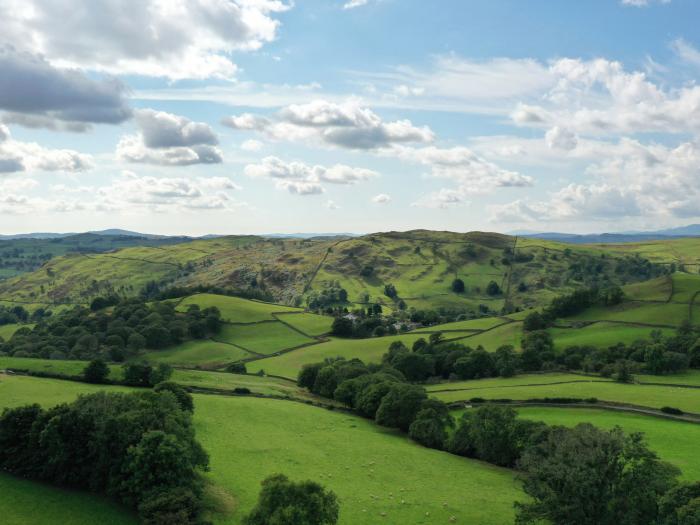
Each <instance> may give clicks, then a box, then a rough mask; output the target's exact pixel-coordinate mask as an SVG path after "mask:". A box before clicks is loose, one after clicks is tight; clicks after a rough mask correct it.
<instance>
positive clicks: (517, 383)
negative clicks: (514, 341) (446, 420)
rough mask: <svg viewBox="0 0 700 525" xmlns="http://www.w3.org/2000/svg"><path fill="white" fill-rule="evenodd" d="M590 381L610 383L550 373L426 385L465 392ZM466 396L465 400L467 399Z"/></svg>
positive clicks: (438, 390) (602, 379)
mask: <svg viewBox="0 0 700 525" xmlns="http://www.w3.org/2000/svg"><path fill="white" fill-rule="evenodd" d="M591 381H605V382H611V381H612V380H611V379H605V378H602V377H600V378H599V377H589V376H584V375H579V374H568V373H565V372H551V373H543V374H522V375H517V376H513V377H490V378H487V379H471V380H466V381H449V382H445V383H435V384H432V385H426V387H425V389H426V390H427V391H428V392H442V391H449V390H459V391H463V392H467V391H469V390H485V389H490V388H492V389H496V390H499V389H504V388H509V387H522V386H532V385H556V384H561V383H578V382H586V383H590V382H591ZM469 397H472V396H468V397H467V398H466V399H468V398H469Z"/></svg>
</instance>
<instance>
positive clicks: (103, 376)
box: [83, 359, 109, 384]
mask: <svg viewBox="0 0 700 525" xmlns="http://www.w3.org/2000/svg"><path fill="white" fill-rule="evenodd" d="M107 376H109V367H108V366H107V363H105V362H104V361H102V359H95V360H93V361H90V363H89V364H88V365H87V366H86V367H85V369H84V370H83V379H85V381H87V382H88V383H96V384H99V383H104V382H105V381H106V380H107Z"/></svg>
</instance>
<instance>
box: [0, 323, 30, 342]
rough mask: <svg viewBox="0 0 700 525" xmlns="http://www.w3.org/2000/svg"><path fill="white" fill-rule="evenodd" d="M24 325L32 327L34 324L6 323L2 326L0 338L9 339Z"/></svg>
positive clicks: (0, 327)
mask: <svg viewBox="0 0 700 525" xmlns="http://www.w3.org/2000/svg"><path fill="white" fill-rule="evenodd" d="M23 326H26V327H28V328H29V329H31V328H32V327H33V326H34V325H31V324H4V325H2V326H0V339H3V340H5V341H9V340H10V339H11V338H12V336H13V335H14V334H15V332H16V331H17V330H19V329H20V328H22V327H23Z"/></svg>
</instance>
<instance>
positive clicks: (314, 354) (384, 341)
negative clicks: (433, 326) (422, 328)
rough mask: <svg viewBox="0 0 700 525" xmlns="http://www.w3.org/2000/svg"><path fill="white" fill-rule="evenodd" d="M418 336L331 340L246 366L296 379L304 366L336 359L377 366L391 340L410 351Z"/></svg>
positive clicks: (253, 369) (249, 369)
mask: <svg viewBox="0 0 700 525" xmlns="http://www.w3.org/2000/svg"><path fill="white" fill-rule="evenodd" d="M421 337H424V335H420V334H405V335H397V336H388V337H373V338H371V339H337V338H330V339H329V340H328V341H327V342H324V343H319V344H315V345H312V346H307V347H305V348H300V349H297V350H293V351H291V352H287V353H285V354H282V355H280V356H275V357H269V358H266V359H259V360H257V361H251V362H250V363H248V364H247V366H248V371H250V372H257V371H259V370H264V371H265V372H266V373H267V374H272V375H277V376H282V377H288V378H292V379H296V377H297V374H298V373H299V370H301V367H302V366H303V365H305V364H308V363H318V362H320V361H323V360H324V359H327V358H333V357H339V356H340V357H345V358H346V359H352V358H354V357H357V358H359V359H362V360H363V361H364V362H365V363H379V362H380V361H381V359H382V355H383V354H385V353H386V352H387V350H388V349H389V345H390V344H391V343H392V342H393V341H403V342H404V343H405V344H406V345H407V346H408V347H409V348H410V347H411V345H412V344H413V342H414V341H416V340H417V339H420V338H421Z"/></svg>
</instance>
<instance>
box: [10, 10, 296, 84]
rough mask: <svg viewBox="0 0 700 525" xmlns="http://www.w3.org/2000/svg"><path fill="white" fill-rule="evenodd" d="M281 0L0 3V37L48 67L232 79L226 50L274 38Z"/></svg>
mask: <svg viewBox="0 0 700 525" xmlns="http://www.w3.org/2000/svg"><path fill="white" fill-rule="evenodd" d="M289 8H290V5H289V4H286V3H284V2H282V1H280V0H237V1H236V2H232V1H229V0H139V1H129V2H123V1H115V0H76V1H74V2H72V3H71V6H70V16H66V11H65V9H66V6H65V5H64V4H63V3H61V2H55V1H53V0H22V1H21V2H20V1H19V0H0V12H2V13H3V16H2V18H0V35H3V36H4V39H5V40H6V41H7V42H15V43H21V44H22V46H24V48H26V49H27V50H29V51H31V52H33V53H37V54H42V55H44V56H46V57H47V58H48V60H49V61H51V62H52V63H54V64H57V65H60V66H68V67H81V68H86V69H90V70H95V71H104V72H107V73H112V74H135V75H146V76H155V77H167V78H171V79H185V78H197V79H201V78H210V77H217V78H224V79H230V78H232V77H233V76H234V75H235V74H236V71H237V67H236V65H235V64H234V63H233V62H232V61H231V59H230V57H229V55H230V54H231V53H233V52H235V51H250V50H256V49H259V48H260V47H262V46H263V45H264V44H265V43H267V42H271V41H272V40H274V39H275V37H276V34H277V29H278V27H279V21H277V20H276V19H275V18H273V16H274V15H275V14H277V13H281V12H283V11H286V10H287V9H289Z"/></svg>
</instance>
